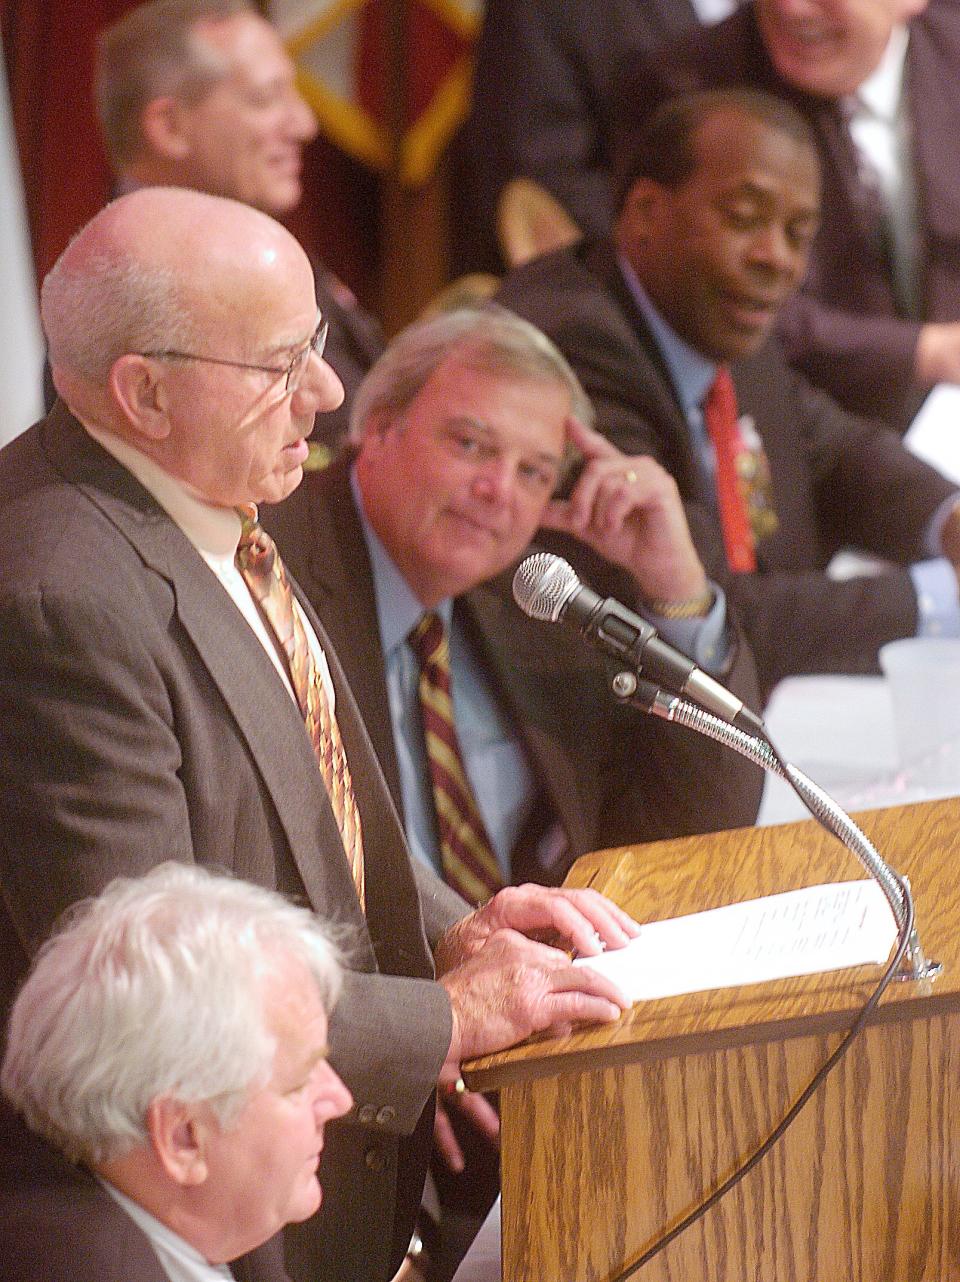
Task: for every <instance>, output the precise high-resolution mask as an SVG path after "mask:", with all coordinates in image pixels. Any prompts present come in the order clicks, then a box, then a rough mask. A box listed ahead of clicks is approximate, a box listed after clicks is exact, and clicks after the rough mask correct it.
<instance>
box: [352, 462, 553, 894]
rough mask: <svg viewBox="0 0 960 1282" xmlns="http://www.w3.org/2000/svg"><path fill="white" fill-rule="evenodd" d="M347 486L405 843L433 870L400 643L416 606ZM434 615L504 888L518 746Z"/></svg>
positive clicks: (413, 680) (518, 798) (422, 771)
mask: <svg viewBox="0 0 960 1282" xmlns="http://www.w3.org/2000/svg"><path fill="white" fill-rule="evenodd" d="M350 484H351V488H352V490H353V498H354V502H355V503H356V505H357V511H358V513H359V515H360V522H361V525H362V527H363V534H364V538H365V540H366V544H367V552H368V553H369V556H370V565H371V568H372V570H373V588H374V594H375V597H376V603H377V620H378V625H379V629H380V645H381V649H382V650H383V656H384V665H385V669H386V679H387V697H388V701H389V707H390V724H391V726H392V727H393V743H394V748H395V749H396V753H397V764H398V766H399V771H400V792H401V796H402V798H403V812H404V827H405V829H406V834H407V842H408V844H409V846H410V849H411V850H412V851H413V853H414V855H416V857H417V858H418V859H420V860H422V861H423V862H424V863H426V864H428V865H429V866H430V867H432V868H434V869H435V870H436V871H437V872H441V867H440V849H439V844H438V840H437V825H436V817H435V811H434V805H433V790H432V787H431V783H430V771H429V766H428V763H427V753H426V747H425V745H424V740H423V722H422V720H421V717H420V696H419V694H418V691H417V686H418V682H419V679H420V665H419V663H418V662H417V658H416V655H415V654H414V653H413V650H412V649H411V647H410V646H409V645H408V644H407V636H408V635H409V633H410V632H411V631H412V630H413V628H415V627H416V625H417V623H418V622H419V621H420V618H421V616H422V615H423V613H424V607H423V606H422V605H421V604H420V602H419V601H418V600H417V598H416V596H415V595H414V594H413V592H412V591H411V589H410V586H409V584H408V583H407V581H406V579H405V578H404V577H403V575H402V574H401V573H400V571H399V570H398V569H397V567H396V565H395V564H394V562H393V560H392V559H391V558H390V555H389V554H388V552H387V550H386V549H385V548H384V546H383V544H382V543H381V542H380V539H379V538H378V537H377V534H376V532H375V531H374V529H373V527H372V526H371V524H370V522H369V521H368V520H367V516H366V513H365V512H364V510H363V499H362V497H361V494H360V487H359V486H358V484H357V480H356V474H355V473H352V474H351V478H350ZM436 613H437V614H439V615H440V617H441V619H442V620H443V622H444V626H445V627H446V628H447V631H448V635H449V638H450V678H451V685H452V690H453V715H454V724H455V725H456V730H457V739H458V740H459V743H460V755H461V756H462V758H463V764H464V769H465V771H466V774H467V778H468V779H469V781H470V786H471V788H472V789H473V795H474V797H475V798H476V802H477V806H478V807H479V810H480V814H481V816H482V818H483V822H484V825H485V826H486V829H487V836H488V837H489V838H490V843H491V845H492V846H493V849H494V852H495V853H496V856H497V860H498V862H499V864H500V868H501V871H502V873H503V878H504V881H505V882H509V881H510V880H511V877H510V855H511V853H512V852H513V849H514V847H515V846H516V843H517V840H518V838H519V836H520V833H521V832H522V831H523V827H524V825H525V823H526V821H527V819H528V817H529V815H530V810H531V807H532V805H533V802H534V797H535V795H536V784H535V781H534V777H533V774H532V772H531V770H530V767H529V765H528V763H527V759H526V755H525V753H524V750H523V745H522V744H521V742H520V739H519V737H518V735H517V733H516V731H515V730H514V727H513V725H512V723H511V721H510V719H509V717H507V716H506V715H505V713H504V711H503V709H502V708H501V707H500V705H499V703H498V702H497V699H496V698H495V696H494V693H493V691H492V690H491V688H490V682H489V681H488V680H487V678H486V676H485V675H484V672H483V669H482V667H481V664H480V662H479V660H478V658H477V656H476V654H475V653H474V651H473V648H472V646H471V645H470V643H469V640H468V638H467V636H466V635H465V633H464V630H463V628H462V626H461V625H460V622H459V620H458V618H457V614H456V611H455V610H454V609H453V602H452V600H450V599H447V600H446V601H442V602H441V603H440V605H438V606H437V607H436Z"/></svg>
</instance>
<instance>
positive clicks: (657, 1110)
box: [468, 800, 960, 1282]
mask: <svg viewBox="0 0 960 1282" xmlns="http://www.w3.org/2000/svg"><path fill="white" fill-rule="evenodd" d="M859 821H860V822H861V826H862V827H863V828H864V829H865V830H866V831H867V832H868V835H869V836H870V837H871V839H872V840H873V841H874V843H875V844H876V845H877V847H878V849H879V850H880V852H881V854H883V855H884V857H885V858H886V859H887V860H888V861H889V862H890V863H892V864H893V866H894V867H895V868H897V870H898V871H900V872H905V873H908V874H909V876H910V878H911V883H912V885H913V889H914V894H915V898H916V901H917V910H918V922H919V926H920V931H921V937H922V939H923V942H924V945H925V947H926V949H927V951H928V953H929V954H931V955H933V956H936V957H938V958H939V959H940V960H942V961H943V962H944V963H945V973H944V975H943V976H942V977H941V978H940V979H938V980H937V981H936V982H935V983H934V984H933V985H932V986H931V985H913V984H897V985H895V986H894V987H893V988H892V989H891V990H890V991H889V992H888V994H887V996H886V997H885V999H884V1002H883V1005H882V1007H881V1009H880V1010H879V1011H878V1012H877V1013H876V1016H875V1018H874V1020H873V1021H872V1023H871V1025H870V1027H868V1029H867V1030H866V1031H865V1033H864V1034H862V1035H861V1037H860V1038H859V1039H858V1040H857V1042H856V1043H855V1044H854V1046H853V1047H852V1048H851V1050H850V1052H849V1053H848V1055H847V1056H846V1058H845V1059H844V1060H843V1061H842V1063H841V1065H840V1066H839V1067H838V1068H837V1069H836V1070H835V1072H834V1073H833V1074H831V1076H830V1077H829V1078H828V1080H827V1082H826V1083H825V1084H824V1086H823V1087H822V1088H821V1089H820V1090H819V1091H818V1092H817V1094H816V1095H815V1096H814V1098H813V1099H812V1100H811V1101H810V1103H809V1104H808V1105H807V1107H806V1108H805V1109H804V1111H803V1112H802V1113H801V1115H800V1117H799V1118H798V1119H797V1121H796V1122H795V1123H794V1125H793V1126H792V1127H791V1128H790V1130H789V1131H788V1132H787V1134H786V1136H785V1137H784V1138H783V1139H782V1140H781V1141H780V1143H779V1144H778V1145H777V1146H776V1147H775V1148H774V1149H773V1150H772V1152H771V1153H769V1154H768V1155H767V1156H766V1157H765V1158H764V1159H763V1161H762V1162H761V1163H760V1164H759V1165H758V1166H757V1167H756V1168H755V1169H754V1170H753V1171H752V1172H751V1173H750V1174H749V1175H748V1176H747V1177H746V1178H745V1180H744V1181H743V1182H742V1183H741V1184H739V1185H738V1186H737V1187H736V1188H735V1189H734V1190H732V1191H731V1192H730V1193H729V1194H728V1195H727V1197H725V1198H724V1199H723V1200H722V1201H721V1202H720V1203H719V1204H718V1205H717V1206H716V1207H714V1208H713V1209H712V1210H711V1211H710V1212H708V1213H707V1215H706V1216H705V1217H704V1219H703V1220H701V1221H700V1222H699V1223H697V1224H696V1225H694V1226H693V1227H691V1228H690V1229H689V1230H687V1231H686V1232H685V1233H684V1234H683V1235H682V1236H681V1237H679V1238H678V1239H677V1240H676V1241H675V1242H674V1243H672V1244H671V1245H670V1246H668V1247H667V1248H666V1249H665V1250H664V1251H663V1252H662V1253H661V1254H660V1255H658V1256H657V1257H656V1258H655V1259H654V1260H652V1261H651V1262H650V1263H648V1264H647V1265H645V1266H644V1267H643V1269H642V1270H641V1271H640V1272H639V1273H638V1274H637V1275H636V1276H637V1277H638V1278H640V1279H641V1282H653V1280H660V1279H662V1280H663V1282H708V1280H709V1282H714V1280H715V1282H838V1280H843V1282H846V1280H847V1279H849V1280H850V1282H934V1280H936V1282H952V1280H953V1279H957V1280H958V1282H960V964H958V963H960V904H958V899H960V890H958V885H960V861H958V859H957V852H958V846H960V801H956V800H951V801H945V802H936V803H930V804H927V805H920V806H911V807H903V808H896V809H892V810H887V811H878V812H871V813H870V814H868V815H863V816H860V820H859ZM863 875H864V874H863V871H862V869H861V868H860V865H859V864H858V863H857V861H856V860H855V859H854V857H853V856H851V855H850V854H849V853H848V852H846V851H845V850H844V849H843V847H841V846H840V845H839V844H838V843H837V842H836V841H835V840H834V839H832V838H830V837H829V836H827V834H825V833H823V832H822V831H821V830H820V829H819V828H818V827H817V826H816V825H815V824H813V823H812V822H810V823H802V824H790V825H784V826H782V827H779V828H767V829H749V830H742V831H738V832H732V833H723V834H715V835H713V836H710V837H698V838H688V839H685V840H681V841H673V842H661V843H657V844H656V845H651V846H639V847H636V848H626V849H623V850H619V851H613V852H601V853H597V854H594V855H588V856H586V857H585V858H584V859H583V860H581V861H579V863H578V864H577V865H576V867H575V868H574V869H573V871H572V873H571V877H570V878H569V879H568V884H577V885H593V886H596V887H597V888H598V889H600V890H603V891H604V892H605V893H607V894H609V895H611V897H612V898H614V899H616V900H617V902H619V903H621V904H623V905H624V907H626V908H628V909H629V910H630V911H631V912H632V913H633V914H634V915H635V916H636V917H637V918H638V919H639V920H641V921H646V920H655V919H662V918H666V917H673V916H678V915H680V914H682V913H687V912H695V911H699V910H701V909H704V908H710V907H718V906H720V905H721V904H725V903H731V902H736V901H738V900H743V899H749V898H753V897H755V896H757V895H762V894H773V893H777V892H779V891H783V890H792V889H797V888H799V887H801V886H805V885H812V884H815V883H817V882H825V881H842V880H850V879H853V878H857V877H862V876H863ZM878 977H879V968H875V967H863V968H860V969H859V970H857V971H843V972H837V973H835V974H831V975H827V976H812V977H804V978H801V979H794V980H788V981H778V982H776V983H769V984H762V985H750V986H745V987H742V988H739V989H730V990H725V991H722V992H711V993H699V994H691V995H689V996H686V997H681V998H672V999H667V1000H664V1001H657V1002H648V1003H641V1004H638V1005H637V1006H635V1007H634V1008H633V1010H632V1011H630V1012H629V1013H628V1014H627V1015H626V1016H625V1017H624V1018H623V1019H622V1020H621V1021H620V1022H619V1024H618V1025H617V1026H616V1027H615V1028H613V1029H611V1028H609V1027H607V1028H601V1029H591V1030H587V1031H585V1032H582V1033H578V1034H574V1035H571V1036H570V1037H567V1038H563V1039H557V1040H554V1041H542V1042H538V1043H537V1042H535V1043H528V1044H527V1045H525V1046H522V1047H518V1048H515V1049H513V1050H511V1051H508V1052H505V1053H503V1054H501V1055H498V1056H489V1057H487V1058H486V1059H484V1060H480V1061H476V1062H475V1063H474V1064H473V1065H471V1066H470V1071H469V1073H468V1081H469V1082H470V1084H471V1085H482V1086H483V1087H484V1088H485V1089H489V1088H491V1087H500V1088H501V1109H502V1117H503V1190H504V1199H503V1207H504V1210H503V1259H504V1274H503V1276H504V1278H505V1279H507V1280H508V1282H521V1279H522V1280H523V1282H528V1280H533V1279H536V1282H609V1280H610V1279H612V1278H614V1277H616V1276H617V1274H618V1273H619V1272H620V1270H621V1269H623V1268H624V1267H625V1266H626V1265H627V1264H628V1263H630V1262H631V1261H632V1260H634V1259H636V1258H637V1257H638V1256H639V1255H640V1254H641V1253H642V1252H643V1251H644V1250H646V1249H647V1248H648V1247H649V1246H650V1245H651V1244H652V1243H654V1242H655V1241H657V1240H658V1239H659V1238H660V1236H661V1235H662V1234H663V1232H665V1231H666V1230H668V1229H669V1228H670V1227H671V1226H672V1225H673V1224H675V1223H677V1222H678V1221H679V1220H680V1219H682V1218H683V1216H684V1215H685V1214H687V1212H688V1211H690V1210H691V1209H693V1208H694V1207H696V1206H697V1205H698V1204H699V1203H700V1202H701V1201H702V1200H703V1198H704V1197H705V1196H707V1195H708V1194H709V1193H710V1192H711V1190H712V1189H714V1188H715V1187H717V1185H719V1184H720V1183H722V1181H723V1180H724V1179H725V1178H726V1177H727V1175H729V1174H730V1172H731V1171H732V1170H733V1169H735V1167H737V1166H738V1165H739V1164H741V1163H742V1162H743V1161H744V1160H745V1159H746V1158H747V1157H748V1156H749V1155H750V1154H751V1153H752V1152H753V1151H754V1149H755V1148H756V1147H757V1145H758V1144H759V1143H761V1142H762V1141H763V1139H764V1138H765V1137H766V1136H767V1135H768V1134H769V1133H770V1131H771V1130H772V1129H773V1128H774V1126H775V1125H776V1124H777V1122H778V1121H779V1120H780V1118H781V1117H782V1116H783V1114H784V1113H785V1112H786V1110H787V1109H788V1108H789V1106H790V1104H791V1103H792V1102H793V1100H794V1099H795V1098H796V1097H797V1096H798V1095H799V1093H800V1092H801V1091H802V1089H803V1087H804V1086H805V1085H806V1084H807V1082H808V1081H809V1080H810V1078H811V1077H812V1076H813V1075H814V1073H815V1072H816V1070H817V1068H818V1067H819V1066H820V1064H822V1062H823V1061H824V1059H825V1058H826V1057H827V1055H828V1054H829V1053H830V1051H831V1050H832V1049H833V1047H834V1046H835V1045H836V1044H837V1041H838V1039H839V1037H840V1036H841V1035H842V1031H843V1030H844V1029H845V1028H846V1027H848V1026H849V1024H850V1022H851V1021H852V1019H853V1018H854V1017H855V1015H856V1012H857V1010H858V1009H859V1007H860V1006H861V1005H862V1003H863V1002H864V1001H865V1000H866V997H867V996H868V995H869V992H870V991H871V989H872V987H873V984H874V983H875V982H876V979H877V978H878Z"/></svg>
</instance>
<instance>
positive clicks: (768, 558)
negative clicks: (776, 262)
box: [498, 241, 954, 691]
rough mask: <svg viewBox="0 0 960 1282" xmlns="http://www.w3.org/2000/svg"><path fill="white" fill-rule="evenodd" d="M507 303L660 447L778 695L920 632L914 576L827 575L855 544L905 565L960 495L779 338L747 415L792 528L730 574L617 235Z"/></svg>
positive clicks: (751, 389) (649, 444)
mask: <svg viewBox="0 0 960 1282" xmlns="http://www.w3.org/2000/svg"><path fill="white" fill-rule="evenodd" d="M498 302H501V303H503V304H504V306H506V307H510V308H512V309H513V310H514V311H516V312H518V313H519V314H520V315H521V316H525V317H526V318H527V319H529V320H531V321H533V323H534V324H536V325H539V326H540V327H541V328H542V329H543V330H544V331H545V332H546V333H547V334H549V335H550V337H551V338H552V339H553V340H554V342H555V343H556V344H557V345H558V346H559V348H560V350H561V351H562V352H563V354H564V355H565V356H566V358H567V359H568V360H569V361H570V363H571V364H572V365H573V368H574V369H575V370H576V372H577V374H578V375H579V377H580V380H581V382H582V383H583V385H584V387H585V388H586V390H587V393H588V394H589V396H590V397H591V399H592V401H593V403H594V406H595V407H596V411H597V426H598V428H599V430H601V431H602V432H604V433H605V434H606V435H607V436H609V437H610V439H611V440H613V441H614V442H615V443H616V444H617V445H618V446H619V447H620V448H621V449H622V450H624V451H626V452H627V453H649V454H652V455H653V456H654V457H656V458H657V459H658V460H659V461H660V462H661V463H662V464H663V465H664V467H666V468H667V470H668V471H670V472H671V473H672V474H673V475H674V476H675V477H676V480H677V482H678V484H679V486H680V492H681V494H682V495H683V498H684V500H685V502H686V504H687V515H688V518H689V521H690V525H691V529H692V531H693V535H694V539H695V541H696V544H697V547H698V549H699V551H700V554H701V557H702V558H703V560H704V563H705V564H706V566H707V568H708V570H709V572H710V573H711V575H712V576H713V577H714V578H715V579H719V580H720V581H722V582H723V583H724V585H725V587H726V589H727V592H728V595H729V598H730V602H731V604H732V606H733V608H734V610H735V611H736V612H737V613H738V614H739V616H740V618H741V621H742V623H743V627H744V631H745V633H746V636H747V640H748V641H749V643H750V646H751V648H752V650H753V652H754V655H755V657H756V660H757V668H758V671H759V674H760V680H761V685H762V686H763V687H764V689H765V690H766V691H769V690H770V689H771V688H772V686H773V685H774V684H775V683H776V682H777V681H778V680H780V678H781V677H785V676H790V675H795V674H797V673H804V672H870V671H874V670H875V668H876V663H877V651H878V648H879V647H880V646H881V645H883V644H884V642H886V641H891V640H894V639H895V638H897V637H905V636H912V635H913V633H914V631H915V629H916V624H917V604H916V597H915V593H914V590H913V586H912V583H911V581H910V577H909V575H908V573H907V571H906V570H905V569H893V568H891V569H890V570H889V571H887V572H885V573H882V574H880V575H878V576H876V577H869V578H855V579H850V580H846V581H843V582H835V581H833V580H830V579H828V578H827V577H826V575H825V574H824V573H823V571H824V569H825V567H826V565H827V563H828V562H829V560H830V558H831V556H832V555H833V553H834V552H835V551H836V550H837V549H838V548H839V547H841V546H844V545H851V546H856V547H860V548H863V549H865V550H867V551H869V552H873V553H876V554H877V555H879V556H882V557H884V558H886V559H888V560H890V561H893V562H897V563H898V564H899V565H901V566H905V565H907V564H909V563H910V562H912V561H915V560H919V559H921V558H923V557H924V556H925V555H927V553H926V551H925V549H924V537H925V533H926V530H927V527H928V523H929V522H930V519H931V518H932V516H933V514H934V513H935V511H936V509H937V508H938V506H939V505H940V503H941V502H943V500H944V499H946V498H947V497H949V496H950V495H951V494H952V493H954V487H953V486H952V485H951V484H950V483H949V482H947V481H946V480H944V478H943V477H942V476H940V474H939V473H937V472H935V471H934V470H933V469H932V468H930V467H928V466H927V465H926V464H925V463H921V462H920V461H919V460H918V459H915V458H913V457H912V456H911V455H910V454H908V453H907V452H906V451H905V450H904V448H903V446H902V444H901V443H900V441H899V439H898V438H897V437H896V436H895V435H894V434H893V433H892V432H889V431H886V430H884V429H882V428H880V427H878V426H877V425H876V424H874V423H871V422H869V421H867V420H865V419H857V418H854V417H853V416H851V415H849V414H846V413H844V412H843V411H842V410H840V409H839V407H838V406H837V405H836V404H835V403H834V402H833V401H832V400H831V399H830V398H829V397H828V396H827V395H826V394H825V393H822V392H819V391H816V390H815V389H813V388H812V387H811V386H810V385H809V384H808V383H806V382H805V380H804V379H803V378H802V377H801V376H800V375H798V374H796V373H794V372H793V371H792V370H790V368H789V367H788V366H787V365H786V363H785V362H784V360H783V358H782V356H781V354H780V351H779V348H778V346H777V344H776V342H774V341H771V342H769V343H767V344H765V345H764V347H763V348H762V349H761V350H760V351H759V352H758V353H757V354H756V355H755V356H753V357H751V358H749V359H747V360H744V361H741V362H739V363H737V364H735V365H734V366H733V367H732V370H733V376H734V382H735V384H736V389H737V397H738V403H739V409H740V412H741V413H747V414H750V415H751V416H752V417H753V419H754V420H755V423H756V427H757V431H758V432H759V434H760V436H761V438H762V440H763V444H764V447H765V449H766V452H767V455H768V458H769V462H770V468H771V472H772V479H773V501H774V506H775V508H776V511H777V515H778V517H779V521H780V526H779V529H778V530H777V532H776V533H775V534H773V535H772V536H771V537H769V538H767V539H765V540H763V541H761V542H760V543H759V545H758V548H757V559H758V573H757V574H738V575H729V574H727V573H726V572H725V570H724V564H723V543H722V536H721V533H720V527H719V523H718V520H717V517H716V515H715V504H714V503H713V498H712V496H710V495H705V494H704V493H703V492H702V482H701V481H700V479H699V473H698V470H697V466H696V462H695V459H694V457H693V454H692V451H691V448H690V443H689V432H688V429H687V424H686V420H685V419H684V417H683V413H682V411H681V409H680V405H679V402H678V401H677V399H676V397H675V395H674V392H673V389H672V385H671V384H670V382H669V379H668V377H667V374H666V370H665V368H664V366H663V362H662V359H661V357H660V355H659V352H658V350H657V348H656V345H655V343H654V341H653V338H652V337H651V335H650V334H649V332H648V330H647V327H646V325H645V324H644V321H643V319H642V317H641V315H640V312H639V309H638V308H637V306H636V304H635V303H634V301H633V298H632V296H631V295H630V292H629V290H628V288H627V285H626V282H625V281H624V279H623V275H622V273H621V271H620V268H619V265H618V263H617V260H616V256H615V252H614V248H613V246H612V244H611V243H610V242H609V241H600V242H596V243H593V244H587V243H585V242H584V243H581V244H579V245H577V246H574V247H573V249H571V250H561V251H559V252H557V253H555V254H550V255H547V256H545V257H543V258H541V259H538V260H537V261H535V262H532V263H529V264H527V266H526V267H523V268H520V269H519V270H518V271H516V272H514V273H512V274H511V275H510V276H509V277H507V279H506V281H505V283H504V285H503V288H502V290H501V292H500V294H499V295H498Z"/></svg>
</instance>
